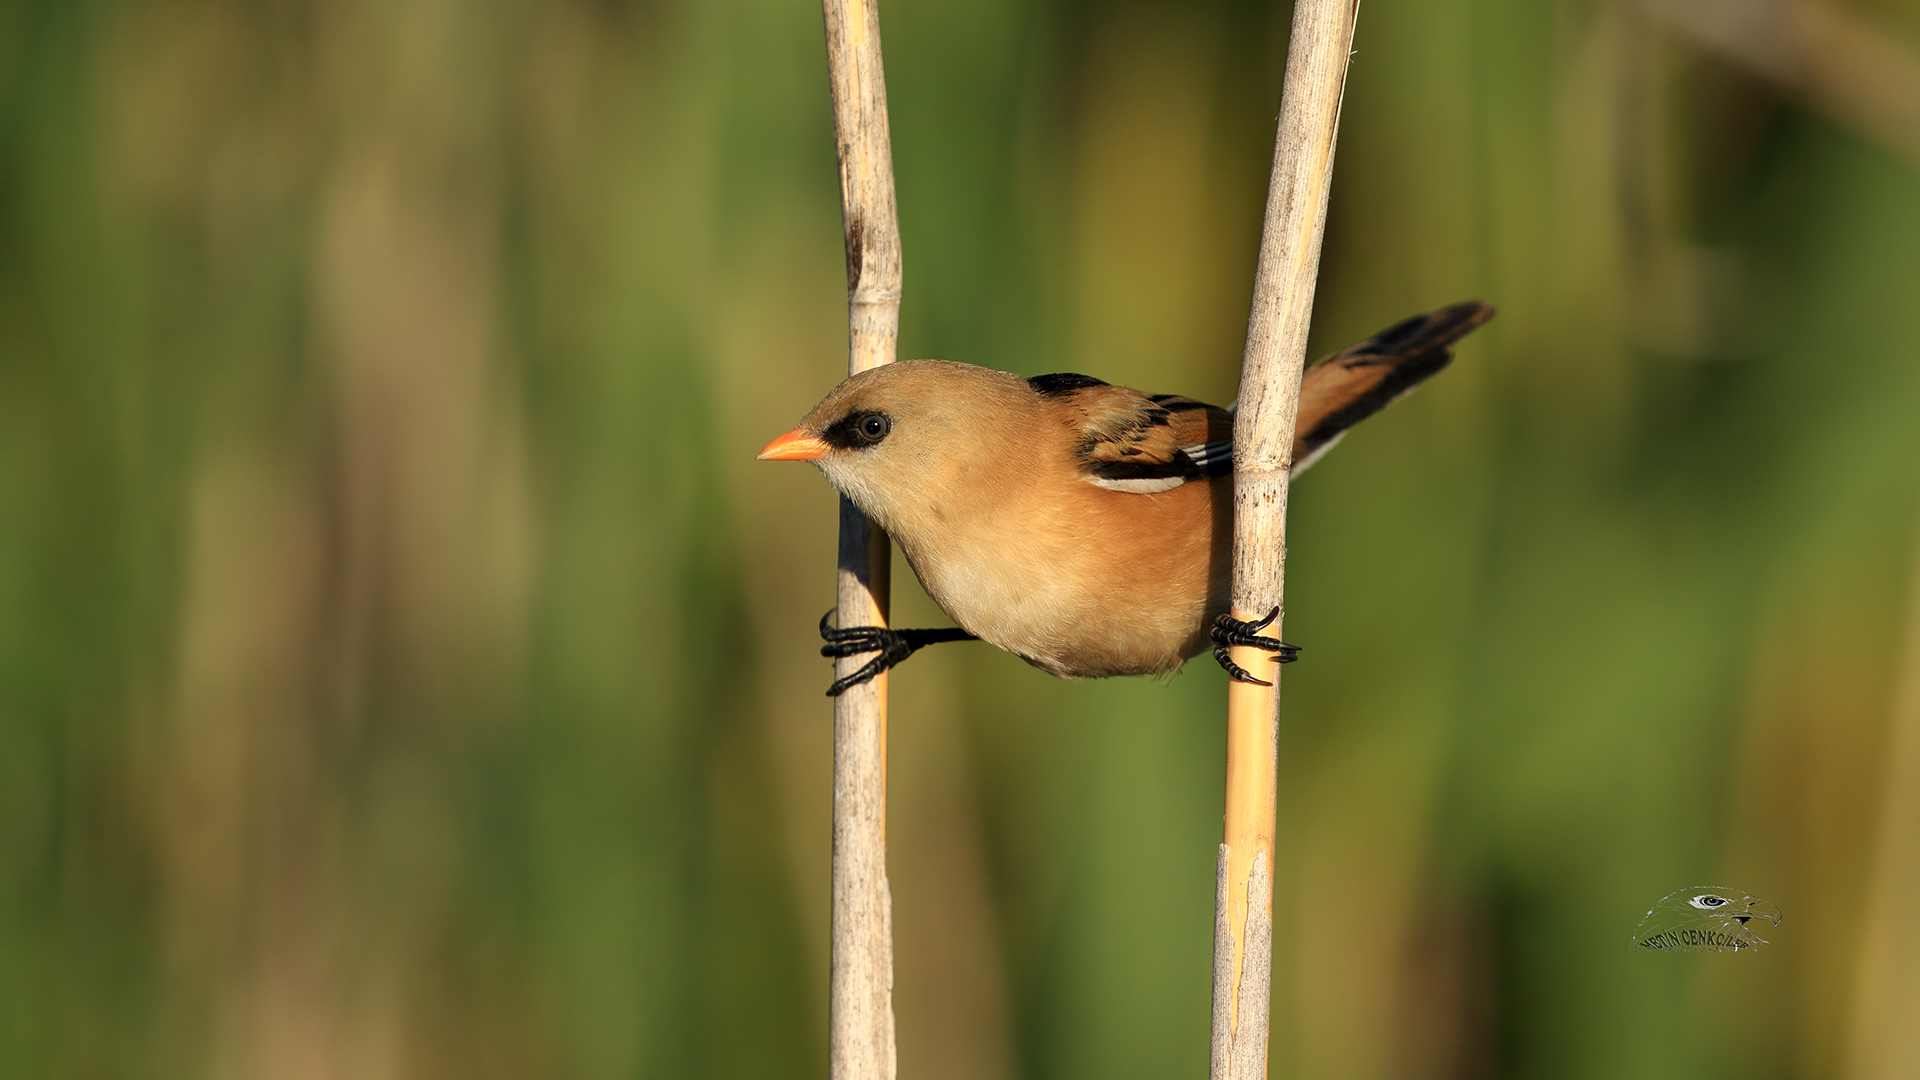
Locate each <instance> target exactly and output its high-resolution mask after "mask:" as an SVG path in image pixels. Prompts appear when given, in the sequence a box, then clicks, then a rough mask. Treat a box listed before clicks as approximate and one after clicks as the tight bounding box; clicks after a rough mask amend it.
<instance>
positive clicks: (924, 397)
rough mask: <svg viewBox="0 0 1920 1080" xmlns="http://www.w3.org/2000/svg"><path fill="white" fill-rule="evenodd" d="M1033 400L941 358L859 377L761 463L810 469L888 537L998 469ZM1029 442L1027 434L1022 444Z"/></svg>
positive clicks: (982, 371) (985, 373) (999, 375)
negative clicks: (795, 464) (798, 463)
mask: <svg viewBox="0 0 1920 1080" xmlns="http://www.w3.org/2000/svg"><path fill="white" fill-rule="evenodd" d="M1035 400H1036V396H1035V395H1034V393H1033V392H1032V390H1031V389H1029V388H1028V386H1027V384H1026V382H1025V380H1023V379H1021V378H1020V377H1019V376H1018V375H1012V374H1009V373H1007V372H1004V371H993V370H990V369H988V368H982V367H975V366H973V365H971V364H957V363H953V362H951V361H947V360H903V361H901V362H899V363H897V364H889V365H887V366H885V367H880V368H875V369H873V370H871V371H864V372H861V373H860V374H858V375H855V376H853V377H852V378H850V379H848V380H847V381H846V382H843V383H841V384H840V385H839V386H837V387H835V388H834V389H833V392H832V393H830V394H828V395H827V396H826V399H825V400H823V401H821V402H820V404H818V405H816V406H814V408H813V411H812V412H810V413H808V414H807V416H806V419H804V420H802V421H800V426H799V427H796V428H794V429H793V430H792V431H789V432H787V433H785V434H783V435H781V436H779V437H778V438H775V439H774V440H773V441H772V442H770V443H768V444H767V445H766V447H765V448H764V449H762V450H761V451H760V454H759V458H760V460H761V461H811V462H813V463H814V464H815V465H817V466H819V467H820V471H821V472H823V473H825V474H826V477H827V480H828V482H829V483H831V484H832V485H833V486H834V487H835V488H837V489H838V490H839V491H840V492H841V493H842V494H844V495H846V496H847V497H848V498H849V499H852V500H853V502H854V505H856V506H858V507H860V509H861V510H863V511H865V512H866V513H867V515H868V516H869V517H872V518H873V519H875V520H876V521H878V522H879V523H880V524H881V525H882V526H883V527H885V528H886V529H887V530H888V531H890V532H896V534H897V532H898V530H899V527H900V526H901V525H903V524H905V523H906V522H907V521H909V520H911V519H912V518H914V517H916V516H917V515H918V513H919V512H922V511H926V510H929V509H936V510H937V509H938V508H940V507H941V505H942V504H943V502H948V501H951V500H952V499H953V498H954V497H956V495H957V493H959V492H963V491H966V490H968V487H969V485H970V484H971V485H973V486H974V487H977V486H978V485H979V484H981V483H982V482H983V480H986V479H988V478H991V477H993V476H995V475H996V474H998V473H1000V472H1001V471H1002V468H1003V466H1004V465H1005V463H1006V460H1007V457H1008V456H1009V453H1010V448H1011V447H1013V446H1017V445H1018V443H1019V441H1020V439H1021V436H1020V432H1021V423H1020V422H1021V420H1022V419H1023V418H1024V415H1025V410H1030V409H1031V408H1032V407H1033V404H1034V401H1035ZM1030 440H1031V435H1030V434H1029V436H1028V441H1030Z"/></svg>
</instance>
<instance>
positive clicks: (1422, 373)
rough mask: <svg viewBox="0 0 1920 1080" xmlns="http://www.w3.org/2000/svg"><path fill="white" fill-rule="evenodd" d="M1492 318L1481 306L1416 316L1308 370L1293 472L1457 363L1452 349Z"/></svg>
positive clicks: (1470, 303) (1461, 306) (1459, 306)
mask: <svg viewBox="0 0 1920 1080" xmlns="http://www.w3.org/2000/svg"><path fill="white" fill-rule="evenodd" d="M1491 318H1493V308H1492V307H1490V306H1488V305H1486V304H1483V303H1480V302H1479V301H1477V300H1474V301H1468V302H1467V303H1464V304H1455V305H1453V306H1452V307H1446V308H1441V309H1440V310H1438V311H1433V312H1428V313H1427V314H1425V315H1415V316H1414V317H1413V318H1411V319H1405V320H1403V321H1401V322H1398V323H1395V324H1394V325H1392V326H1390V327H1388V328H1387V329H1385V330H1382V331H1380V332H1379V333H1378V334H1375V335H1373V336H1372V337H1370V338H1368V339H1367V340H1365V341H1362V342H1360V343H1359V344H1357V345H1349V346H1347V347H1346V348H1344V349H1341V350H1340V351H1339V352H1337V353H1334V354H1333V355H1332V356H1329V357H1327V358H1326V359H1325V360H1322V361H1320V362H1319V363H1317V364H1315V365H1313V366H1312V367H1310V368H1308V369H1307V371H1306V374H1305V375H1304V376H1302V377H1301V380H1300V414H1299V419H1298V421H1297V423H1296V425H1295V427H1294V430H1295V431H1296V432H1297V433H1298V434H1297V435H1295V437H1294V441H1293V471H1294V472H1295V473H1298V472H1300V470H1302V469H1305V468H1306V467H1307V466H1309V465H1312V464H1313V463H1314V462H1315V461H1318V460H1319V459H1320V455H1322V454H1324V453H1326V452H1327V451H1329V450H1331V449H1333V444H1334V443H1336V442H1339V441H1340V436H1342V435H1345V434H1346V433H1347V429H1348V428H1350V427H1352V426H1353V425H1355V424H1357V423H1359V422H1360V421H1362V420H1365V419H1366V418H1367V417H1369V416H1372V415H1373V414H1374V413H1377V412H1379V411H1380V410H1381V409H1384V408H1386V407H1387V406H1388V405H1390V404H1392V403H1393V401H1394V399H1396V398H1399V397H1402V396H1404V395H1405V394H1407V393H1409V392H1411V391H1412V390H1413V389H1414V388H1415V387H1417V386H1419V385H1420V384H1421V383H1422V382H1425V381H1426V380H1427V379H1428V378H1429V377H1430V376H1432V375H1433V374H1434V373H1435V372H1437V371H1439V370H1440V369H1441V368H1443V367H1446V366H1447V363H1448V361H1450V360H1452V359H1453V343H1454V342H1456V341H1458V340H1460V338H1462V337H1464V336H1465V335H1466V334H1467V333H1468V332H1470V331H1472V330H1473V329H1474V328H1475V327H1477V326H1479V325H1480V324H1481V323H1484V322H1486V321H1487V320H1488V319H1491Z"/></svg>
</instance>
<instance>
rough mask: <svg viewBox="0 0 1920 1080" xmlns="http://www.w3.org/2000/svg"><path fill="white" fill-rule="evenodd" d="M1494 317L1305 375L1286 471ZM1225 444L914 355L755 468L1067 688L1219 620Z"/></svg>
mask: <svg viewBox="0 0 1920 1080" xmlns="http://www.w3.org/2000/svg"><path fill="white" fill-rule="evenodd" d="M1491 315H1492V309H1491V308H1488V307H1487V306H1486V305H1484V304H1462V305H1458V306H1456V307H1453V308H1446V309H1442V310H1441V311H1438V312H1434V313H1433V314H1431V315H1425V316H1418V317H1416V318H1414V319H1409V320H1407V321H1406V322H1404V323H1401V324H1399V325H1397V326H1395V327H1393V328H1391V329H1389V330H1387V331H1385V332H1383V333H1381V334H1379V335H1376V336H1375V337H1373V338H1370V339H1369V340H1367V341H1365V342H1362V343H1360V344H1359V345H1355V346H1352V347H1350V348H1348V349H1345V350H1342V351H1341V352H1339V353H1336V354H1335V355H1334V356H1332V357H1329V358H1328V359H1327V360H1325V361H1323V362H1322V363H1320V364H1317V365H1315V366H1314V367H1312V368H1310V369H1309V370H1308V372H1307V374H1306V376H1305V378H1304V379H1303V381H1302V386H1301V397H1300V413H1299V421H1298V424H1297V429H1298V431H1299V432H1300V435H1299V437H1298V439H1297V440H1296V442H1295V446H1294V460H1295V462H1296V464H1295V467H1294V468H1295V471H1296V472H1297V471H1299V470H1300V469H1304V468H1305V467H1307V465H1309V464H1311V463H1312V462H1313V461H1314V460H1315V459H1317V458H1318V456H1319V455H1320V454H1321V453H1324V452H1325V451H1326V450H1327V449H1328V448H1329V447H1331V446H1332V444H1333V443H1334V442H1336V441H1338V439H1339V437H1340V435H1341V434H1343V433H1344V432H1345V430H1346V429H1347V428H1348V427H1351V426H1352V425H1353V424H1354V423H1356V422H1358V421H1359V420H1360V419H1362V418H1364V417H1365V416H1367V415H1369V414H1371V413H1372V412H1375V411H1378V410H1379V409H1380V408H1382V407H1384V406H1385V405H1386V404H1387V403H1388V402H1390V401H1391V400H1393V399H1394V398H1395V397H1398V396H1400V395H1401V394H1404V393H1406V392H1407V391H1409V390H1411V389H1412V388H1413V387H1414V386H1416V385H1418V383H1419V382H1420V381H1421V380H1422V379H1424V378H1426V377H1427V376H1428V375H1431V374H1432V373H1433V372H1435V371H1438V370H1439V369H1440V368H1441V367H1443V366H1445V364H1446V363H1447V361H1448V360H1449V359H1450V355H1451V354H1450V350H1449V346H1450V344H1451V343H1452V342H1453V341H1454V340H1456V339H1457V338H1459V337H1460V336H1461V335H1463V334H1465V333H1466V332H1468V331H1469V330H1471V329H1473V328H1474V327H1475V326H1478V325H1479V324H1480V323H1482V322H1484V321H1486V319H1487V318H1489V317H1491ZM1232 432H1233V421H1232V416H1231V414H1229V413H1228V412H1227V411H1226V410H1224V409H1220V408H1216V407H1214V406H1211V405H1206V404H1203V403H1201V402H1198V401H1194V400H1192V399H1190V398H1183V397H1175V396H1169V395H1148V394H1144V393H1141V392H1140V391H1137V390H1132V389H1129V388H1127V387H1121V386H1109V385H1107V384H1105V383H1102V382H1099V381H1098V380H1095V379H1090V378H1087V377H1086V376H1081V375H1042V376H1037V377H1035V378H1033V379H1023V378H1021V377H1019V376H1018V375H1012V374H1009V373H1007V372H1002V371H993V370H990V369H987V368H981V367H974V366H973V365H970V364H959V363H953V362H951V361H946V360H908V361H903V362H901V363H897V364H892V365H889V366H887V367H884V368H879V369H876V370H873V371H868V372H865V373H863V374H860V375H856V376H854V377H852V378H850V379H848V380H847V381H845V382H843V383H841V384H840V385H839V386H838V387H836V388H835V389H834V390H833V392H832V393H830V394H828V395H827V397H826V399H825V400H823V401H822V402H820V404H819V405H817V406H815V407H814V409H813V411H812V412H811V413H809V414H808V415H807V417H806V419H804V420H803V421H801V423H800V426H799V427H797V428H795V429H794V430H793V431H791V432H788V433H787V434H785V435H782V436H780V437H779V438H778V439H775V440H774V441H773V442H772V443H770V444H769V445H768V446H767V448H766V449H765V450H763V451H762V452H761V455H760V456H761V457H762V458H767V459H784V460H810V461H813V462H814V463H815V464H816V465H818V466H819V467H820V469H821V471H822V472H824V473H825V474H826V476H827V479H828V481H829V482H831V483H832V484H833V486H834V487H835V488H837V489H839V490H840V491H841V492H842V493H844V494H845V495H846V496H847V497H848V498H849V499H851V500H853V502H854V503H855V505H857V506H859V507H860V509H861V510H862V511H864V512H865V513H866V514H867V515H868V516H869V517H871V518H872V519H873V520H874V521H876V522H878V523H879V524H880V525H881V527H883V528H885V529H886V531H887V532H888V534H889V535H891V536H892V537H893V539H894V541H895V542H896V543H898V544H899V545H900V549H901V551H902V552H903V553H904V554H905V555H906V557H907V561H908V563H909V564H910V565H911V566H912V567H913V570H914V573H915V574H917V575H919V578H920V581H921V584H923V585H924V586H925V587H926V590H927V593H928V595H930V596H931V597H933V599H934V601H935V602H936V603H938V604H939V605H940V607H941V608H942V609H943V610H944V611H946V613H947V614H948V615H950V616H951V617H952V618H953V620H954V621H955V622H956V623H958V624H959V625H960V626H961V627H963V628H964V629H966V630H968V631H970V632H972V633H973V634H975V635H976V636H978V637H979V638H981V639H982V640H984V641H988V642H991V643H992V644H994V645H997V646H999V647H1000V648H1002V649H1005V650H1007V651H1008V652H1011V653H1014V654H1016V655H1018V656H1020V657H1022V658H1024V659H1025V660H1027V661H1028V662H1029V663H1031V664H1033V665H1034V666H1036V667H1039V668H1041V669H1043V670H1046V671H1048V672H1051V673H1053V674H1055V675H1059V676H1062V677H1068V678H1072V677H1080V676H1088V677H1097V676H1107V675H1137V674H1158V673H1165V672H1171V671H1174V670H1177V669H1178V668H1179V667H1180V665H1181V664H1182V663H1183V662H1184V661H1185V660H1186V658H1188V657H1190V656H1192V655H1194V654H1195V653H1197V652H1199V651H1201V650H1202V649H1203V648H1206V647H1207V645H1208V641H1209V629H1210V627H1211V626H1212V624H1213V620H1214V618H1215V617H1216V616H1218V615H1220V614H1222V613H1224V612H1225V611H1226V610H1227V603H1226V597H1227V580H1228V572H1229V551H1228V545H1229V542H1230V534H1231V515H1232V479H1231V478H1232V472H1231V468H1232V461H1231V443H1232Z"/></svg>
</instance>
